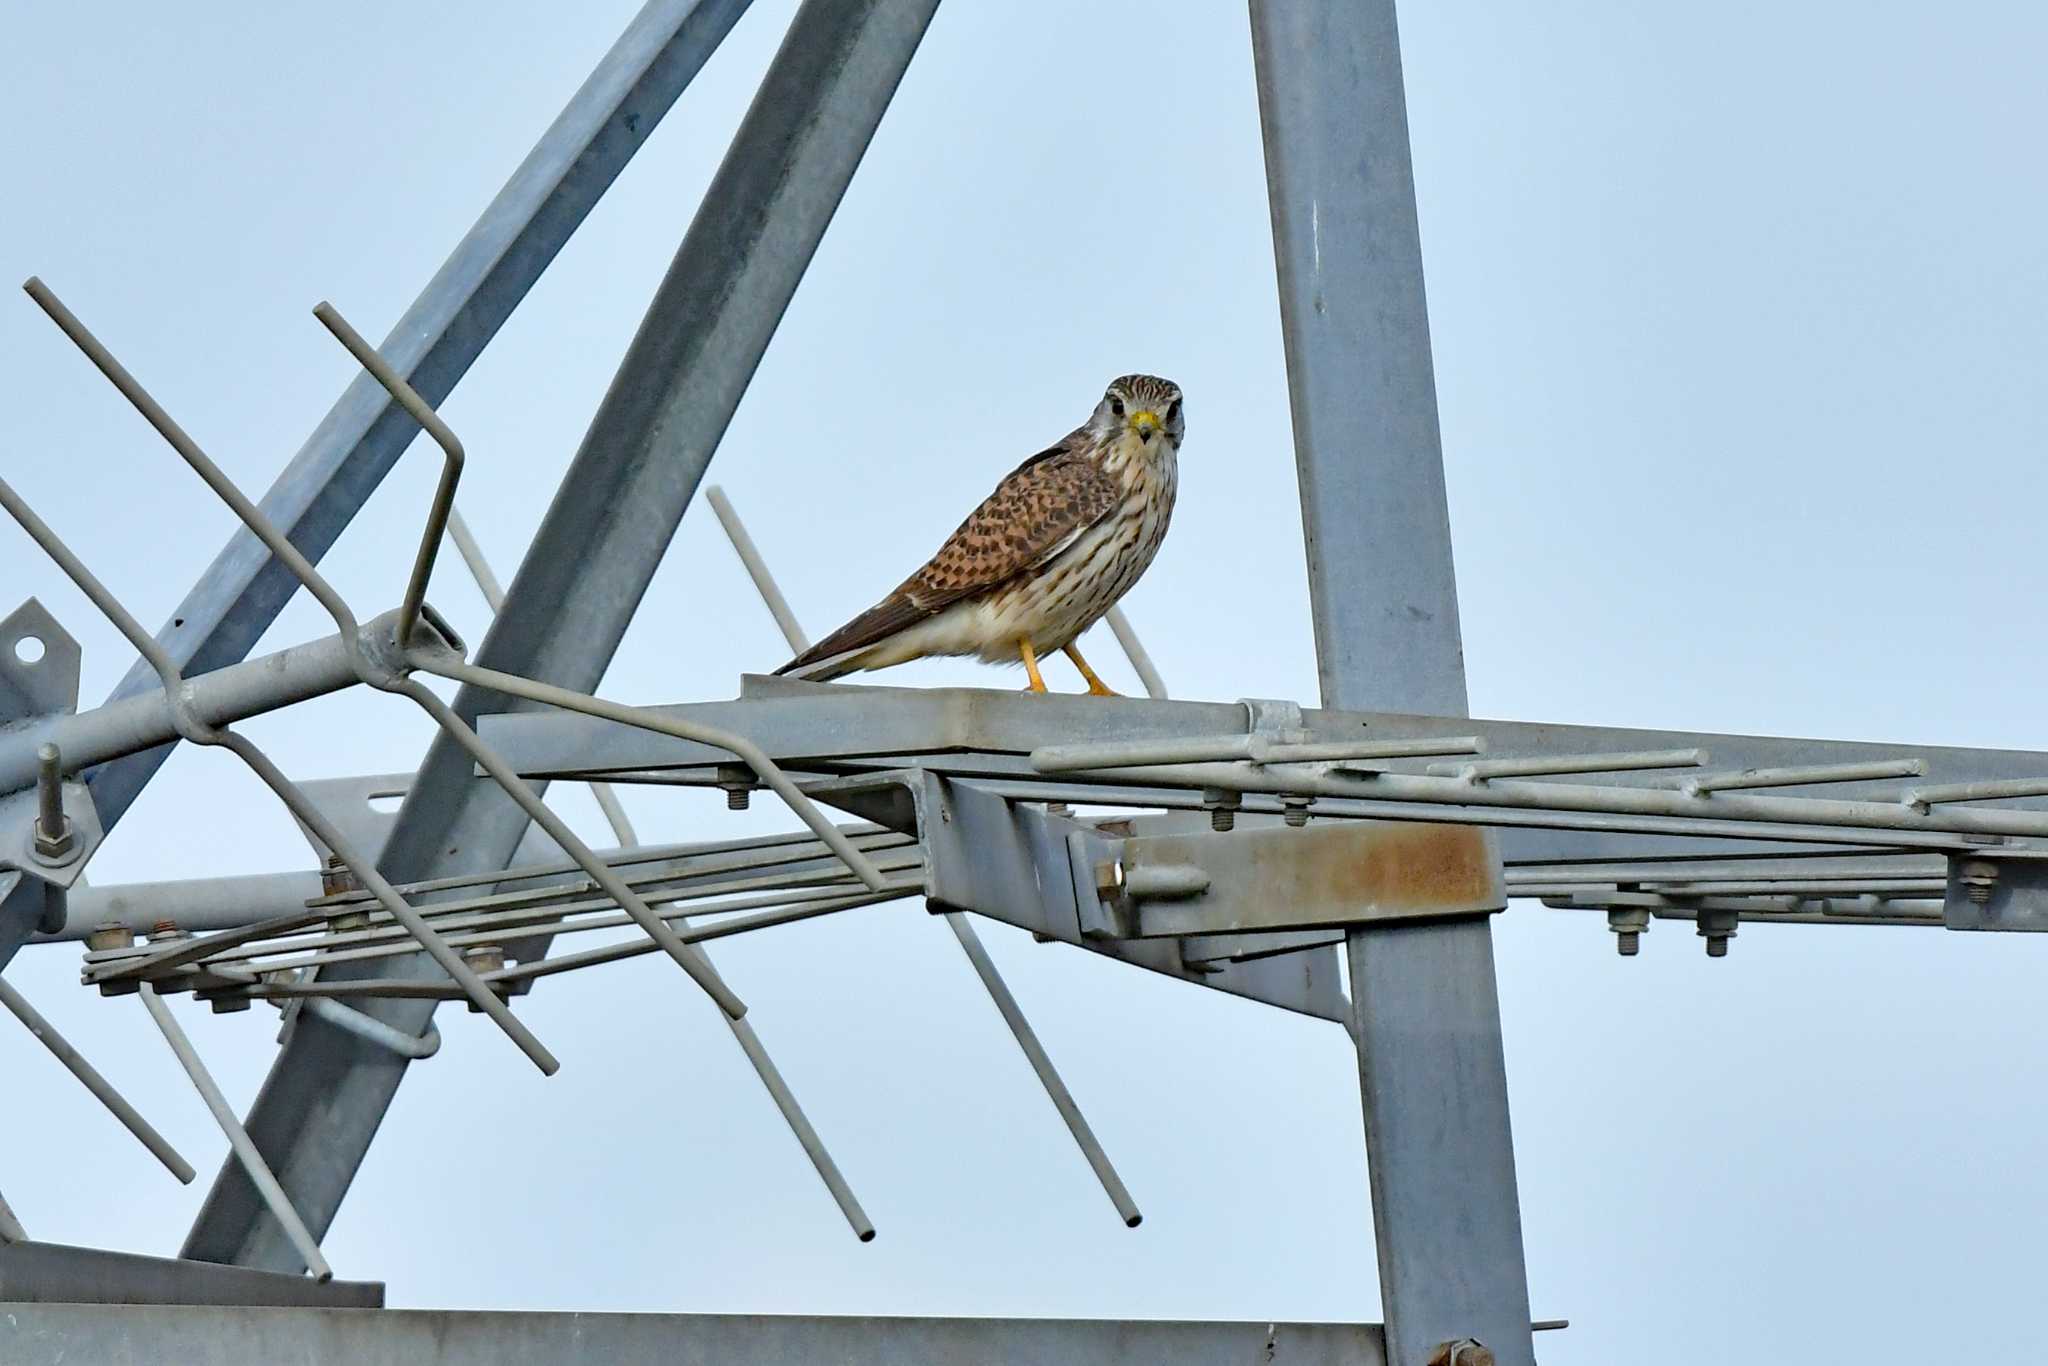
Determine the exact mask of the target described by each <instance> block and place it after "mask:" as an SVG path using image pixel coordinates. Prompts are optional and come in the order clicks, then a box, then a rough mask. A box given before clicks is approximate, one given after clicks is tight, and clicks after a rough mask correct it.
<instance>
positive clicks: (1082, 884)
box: [805, 769, 1351, 1024]
mask: <svg viewBox="0 0 2048 1366" xmlns="http://www.w3.org/2000/svg"><path fill="white" fill-rule="evenodd" d="M805 791H806V792H808V793H809V794H810V795H811V797H812V798H814V799H815V800H817V801H820V802H825V803H828V804H830V805H833V806H837V807H840V808H842V809H844V810H849V811H853V812H856V813H858V814H860V815H863V816H866V817H868V818H869V819H874V820H880V821H884V822H885V823H887V822H890V821H891V820H892V819H893V820H894V821H897V822H906V823H907V822H908V821H914V822H915V829H916V833H917V834H918V835H919V838H920V840H921V842H922V844H923V846H924V855H925V898H926V900H927V902H928V903H929V904H930V907H931V909H932V910H934V911H937V912H944V911H972V912H974V913H975V914H978V915H985V916H987V917H989V918H990V919H992V920H1000V921H1003V922H1004V923H1005V924H1009V925H1015V926H1017V927H1018V928H1019V929H1024V930H1029V931H1031V932H1032V933H1033V934H1034V935H1036V936H1038V937H1039V938H1041V939H1046V940H1058V941H1059V942H1061V943H1064V944H1072V945H1075V946H1077V947H1080V948H1085V949H1087V950H1089V951H1090V952H1093V953H1099V954H1101V955H1103V956H1104V957H1107V958H1115V959H1119V960H1121V961H1123V962H1126V963H1132V964H1135V965H1136V966H1138V967H1142V968H1146V969H1149V970H1150V971H1153V972H1157V973H1162V974H1164V975H1166V976H1168V977H1175V978H1179V979H1180V980H1181V981H1184V982H1192V983H1194V984H1196V985H1197V986H1204V987H1210V988H1213V989H1214V990H1217V991H1223V992H1228V993H1230V994H1231V995H1234V996H1243V997H1246V998H1248V999H1250V1000H1255V1001H1263V1002H1265V1003H1266V1004H1267V1005H1273V1006H1278V1007H1280V1008H1281V1009H1283V1010H1291V1011H1294V1012H1296V1013H1298V1014H1302V1015H1311V1016H1314V1017H1316V1018H1318V1019H1324V1020H1331V1021H1335V1022H1336V1023H1339V1024H1342V1023H1344V1022H1345V1021H1347V1020H1348V1019H1349V1018H1350V1009H1351V1007H1350V1003H1349V1001H1348V999H1347V998H1346V997H1345V995H1344V991H1343V985H1342V976H1341V973H1340V971H1339V968H1338V962H1337V954H1336V951H1335V950H1334V949H1332V948H1330V947H1328V946H1327V945H1321V944H1318V945H1313V946H1310V947H1308V948H1307V949H1306V950H1305V951H1295V952H1286V953H1280V954H1274V955H1272V956H1267V957H1261V958H1258V959H1257V960H1255V961H1245V962H1231V961H1220V962H1216V963H1203V964H1194V963H1190V962H1189V961H1187V960H1186V959H1185V958H1184V957H1183V955H1182V952H1181V947H1180V945H1178V944H1176V943H1172V942H1168V941H1155V942H1143V941H1138V940H1118V939H1112V938H1105V937H1101V936H1098V935H1091V934H1090V933H1087V932H1085V931H1084V929H1083V915H1084V911H1083V907H1084V906H1086V907H1087V914H1089V915H1094V914H1095V913H1096V905H1095V899H1094V892H1093V876H1094V873H1093V870H1094V868H1095V866H1096V865H1097V864H1098V863H1100V862H1101V861H1102V860H1103V859H1104V858H1113V857H1114V855H1115V852H1116V851H1117V849H1118V848H1119V847H1120V846H1121V845H1122V843H1123V841H1122V840H1120V839H1118V838H1116V837H1114V836H1111V835H1105V834H1103V833H1101V832H1100V831H1098V830H1097V829H1096V828H1095V827H1094V826H1091V825H1089V824H1087V823H1086V822H1082V821H1076V820H1072V819H1070V818H1067V817H1063V816H1055V815H1052V814H1050V813H1049V812H1047V811H1045V810H1044V809H1043V808H1040V807H1038V806H1034V805H1027V804H1023V803H1014V802H1009V801H1005V800H1004V799H1003V798H1001V797H998V796H995V795H994V794H992V793H990V792H988V791H986V790H985V789H982V788H980V787H978V786H976V785H975V784H974V783H972V782H967V781H961V780H957V779H950V778H944V777H940V776H939V775H937V774H934V773H930V772H927V771H925V770H922V769H891V770H888V771H886V772H879V773H872V774H862V775H859V776H857V777H850V778H841V779H835V780H829V781H826V782H822V783H809V784H806V785H805ZM897 828H904V826H903V825H898V827H897Z"/></svg>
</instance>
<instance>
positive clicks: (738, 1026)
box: [448, 502, 875, 1243]
mask: <svg viewBox="0 0 2048 1366" xmlns="http://www.w3.org/2000/svg"><path fill="white" fill-rule="evenodd" d="M448 534H449V536H450V538H451V539H453V540H454V542H455V546H456V549H457V550H458V551H459V552H460V553H461V555H462V561H463V563H464V564H466V565H467V566H468V567H469V572H470V577H472V578H473V579H475V580H476V586H477V591H478V592H480V593H482V594H483V598H484V602H485V604H486V605H487V606H488V607H489V608H490V611H491V614H492V615H493V616H496V615H497V611H498V608H499V607H500V606H502V605H503V604H504V601H505V590H504V589H503V588H501V587H500V586H499V584H498V577H497V575H496V574H494V573H492V572H491V566H490V562H489V561H488V560H486V559H485V558H484V552H483V547H482V546H480V545H478V544H477V541H476V537H475V536H474V535H472V534H471V533H470V530H469V526H468V524H467V523H465V522H464V521H463V520H462V514H461V512H460V510H458V509H457V508H456V507H455V506H454V504H453V503H452V502H451V503H450V504H449V507H448ZM590 791H591V794H592V795H593V796H595V797H596V798H597V802H598V805H599V806H600V807H601V808H602V809H603V811H604V815H605V819H606V820H607V821H609V822H610V823H611V827H612V831H613V833H614V834H616V835H617V836H618V839H619V845H620V847H621V848H624V849H634V848H638V847H639V844H640V840H639V837H638V836H637V835H636V834H635V832H634V830H633V825H632V822H631V821H630V820H628V819H627V817H626V811H625V808H624V806H623V805H621V804H620V802H619V800H618V797H617V796H616V795H615V794H614V793H613V792H612V789H611V786H610V785H609V784H607V783H592V784H590ZM664 909H665V907H664ZM673 923H674V924H675V925H676V927H677V928H678V929H688V928H689V926H690V921H689V917H688V916H682V915H678V916H675V917H673ZM696 951H697V952H698V953H702V952H703V950H701V949H698V950H696ZM544 961H545V960H544ZM705 963H706V966H709V963H710V960H709V958H708V957H707V958H706V959H705ZM721 1018H722V1019H724V1020H725V1022H726V1025H727V1026H728V1027H729V1028H730V1029H731V1031H732V1036H733V1038H734V1039H736V1040H737V1041H738V1042H739V1045H740V1050H741V1051H742V1052H744V1053H745V1054H746V1055H747V1061H748V1062H749V1063H751V1064H752V1065H753V1068H754V1075H756V1076H757V1077H759V1078H760V1079H761V1085H762V1086H764V1087H766V1088H767V1091H768V1095H769V1097H770V1099H772V1100H773V1101H774V1102H775V1108H776V1109H777V1110H779V1111H780V1112H781V1113H782V1118H783V1122H784V1123H786V1124H788V1125H789V1130H790V1132H791V1133H792V1134H794V1135H795V1136H796V1141H797V1143H798V1144H799V1145H801V1146H802V1148H803V1150H804V1155H805V1156H806V1157H808V1158H810V1160H811V1165H812V1166H813V1167H815V1168H817V1172H818V1179H819V1180H821V1181H823V1182H824V1183H825V1189H826V1190H827V1191H829V1192H831V1195H832V1199H833V1201H834V1202H835V1203H837V1204H838V1206H839V1212H840V1213H841V1214H843V1215H845V1216H846V1222H847V1223H848V1224H849V1225H850V1226H851V1227H852V1228H853V1232H854V1236H855V1237H857V1238H859V1239H860V1240H861V1241H862V1242H864V1243H866V1242H872V1241H873V1240H874V1236H875V1226H874V1224H873V1222H871V1221H870V1220H869V1219H868V1216H867V1211H866V1210H864V1209H862V1208H861V1204H860V1201H859V1199H858V1198H856V1197H855V1195H854V1193H853V1189H852V1187H850V1186H848V1185H847V1184H846V1178H845V1177H844V1176H843V1175H842V1174H841V1173H840V1171H839V1164H838V1163H837V1162H835V1161H833V1160H832V1154H831V1153H830V1152H829V1151H827V1149H826V1147H825V1141H824V1140H823V1139H821V1138H819V1137H818V1131H817V1130H816V1129H815V1128H813V1127H812V1125H811V1121H810V1118H809V1117H808V1116H807V1115H805V1114H804V1110H803V1106H802V1105H800V1104H798V1102H797V1098H796V1095H795V1093H794V1092H792V1091H791V1090H790V1089H789V1085H788V1083H786V1082H784V1081H783V1079H782V1070H781V1069H780V1068H778V1067H777V1066H776V1065H775V1060H774V1059H773V1058H771V1057H769V1056H768V1049H767V1046H766V1045H765V1044H763V1043H762V1042H761V1039H760V1036H759V1035H757V1034H756V1033H755V1032H754V1026H753V1022H752V1021H751V1020H746V1019H734V1018H732V1017H731V1016H729V1015H721Z"/></svg>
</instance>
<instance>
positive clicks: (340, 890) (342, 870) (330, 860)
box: [320, 854, 363, 896]
mask: <svg viewBox="0 0 2048 1366" xmlns="http://www.w3.org/2000/svg"><path fill="white" fill-rule="evenodd" d="M362 889H363V884H362V883H360V882H358V881H356V875H355V874H354V873H353V872H352V871H350V869H349V866H348V865H347V864H346V863H343V862H342V861H341V855H339V854H329V855H328V856H327V861H326V862H325V863H324V864H322V865H321V867H320V895H322V896H345V895H347V894H348V893H350V892H359V891H361V890H362Z"/></svg>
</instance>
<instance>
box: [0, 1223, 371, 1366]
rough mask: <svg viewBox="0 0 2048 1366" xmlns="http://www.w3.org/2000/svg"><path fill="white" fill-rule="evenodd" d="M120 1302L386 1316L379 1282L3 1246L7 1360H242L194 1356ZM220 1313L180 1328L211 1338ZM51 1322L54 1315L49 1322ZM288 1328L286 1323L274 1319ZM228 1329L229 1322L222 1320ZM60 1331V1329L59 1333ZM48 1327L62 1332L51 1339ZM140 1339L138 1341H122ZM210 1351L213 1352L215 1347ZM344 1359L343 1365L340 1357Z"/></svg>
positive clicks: (63, 1248)
mask: <svg viewBox="0 0 2048 1366" xmlns="http://www.w3.org/2000/svg"><path fill="white" fill-rule="evenodd" d="M115 1305H180V1306H188V1305H316V1306H326V1307H329V1308H334V1309H381V1308H382V1307H383V1306H384V1286H383V1284H382V1283H381V1282H378V1281H327V1282H324V1283H323V1282H320V1281H316V1280H313V1279H312V1278H311V1277H309V1276H288V1275H285V1274H283V1273H282V1272H277V1271H252V1270H250V1269H248V1268H246V1267H239V1266H216V1265H214V1264H213V1263H212V1262H191V1261H184V1260H180V1259H178V1258H175V1257H144V1256H140V1255H138V1254H136V1253H132V1252H105V1251H102V1250H101V1249H99V1248H91V1247H70V1246H67V1245H66V1244H63V1243H38V1242H21V1243H12V1244H9V1245H8V1246H7V1247H6V1248H5V1249H0V1361H5V1362H7V1363H8V1364H9V1366H25V1363H28V1362H31V1361H50V1362H60V1361H64V1362H77V1361H93V1362H114V1361H134V1362H144V1361H147V1362H180V1363H184V1362H193V1363H198V1362H201V1361H208V1360H217V1361H230V1360H235V1359H236V1358H234V1357H229V1356H215V1357H206V1356H203V1355H187V1353H186V1352H185V1351H184V1350H181V1349H179V1348H176V1347H174V1346H173V1345H172V1344H171V1343H170V1342H169V1341H165V1340H160V1339H156V1338H154V1337H152V1336H150V1335H149V1333H148V1330H147V1329H146V1328H145V1327H144V1325H145V1324H148V1323H150V1322H151V1320H149V1319H148V1318H147V1317H146V1316H140V1315H132V1314H123V1313H121V1312H119V1311H118V1310H114V1309H111V1308H108V1306H115ZM218 1312H219V1311H218V1310H215V1309H186V1310H183V1311H182V1312H181V1314H178V1315H173V1316H172V1319H173V1321H174V1322H178V1323H183V1324H188V1325H190V1328H191V1330H192V1331H193V1332H194V1333H203V1332H204V1331H205V1327H206V1325H207V1324H208V1323H212V1322H215V1321H216V1320H217V1316H218ZM44 1315H53V1317H52V1318H51V1319H44V1318H43V1317H42V1316H44ZM275 1321H276V1322H284V1321H286V1320H284V1319H280V1320H275ZM220 1322H223V1323H224V1322H225V1320H220ZM60 1325H61V1327H60ZM46 1329H55V1335H54V1336H53V1335H52V1333H51V1332H50V1331H46ZM130 1334H137V1335H138V1336H135V1337H133V1339H132V1340H124V1339H126V1338H127V1337H128V1335H130ZM208 1350H211V1349H208ZM239 1359H240V1360H243V1361H295V1360H298V1359H299V1358H297V1357H295V1356H293V1355H292V1354H291V1353H290V1352H288V1351H278V1352H274V1353H262V1354H256V1355H248V1356H243V1357H241V1358H239ZM335 1359H336V1360H337V1361H339V1360H341V1359H342V1358H339V1357H337V1358H335Z"/></svg>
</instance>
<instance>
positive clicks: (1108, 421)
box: [1090, 375, 1187, 449]
mask: <svg viewBox="0 0 2048 1366" xmlns="http://www.w3.org/2000/svg"><path fill="white" fill-rule="evenodd" d="M1090 425H1091V426H1093V427H1094V428H1095V430H1096V432H1097V433H1098V434H1099V435H1100V436H1102V437H1103V438H1105V439H1107V440H1111V441H1114V440H1116V439H1118V438H1120V437H1122V436H1125V435H1126V434H1128V435H1130V436H1133V437H1135V438H1137V440H1138V443H1139V444H1140V445H1141V446H1144V447H1146V448H1147V449H1150V448H1152V446H1153V444H1154V443H1155V442H1157V441H1160V440H1162V439H1163V440H1165V441H1168V442H1170V443H1172V445H1173V446H1174V447H1175V448H1176V449H1178V448H1179V446H1180V442H1181V434H1182V433H1183V432H1185V431H1186V430H1187V417H1186V413H1185V410H1184V409H1183V407H1182V404H1181V397H1180V386H1179V385H1178V384H1175V383H1174V382H1173V381H1172V380H1170V379H1160V378H1159V377H1158V376H1157V375H1125V376H1124V377H1123V378H1121V379H1118V380H1112V381H1111V382H1110V386H1109V389H1108V391H1107V392H1106V393H1104V394H1103V396H1102V402H1100V403H1098V404H1096V405H1095V416H1094V417H1093V418H1092V419H1091V420H1090Z"/></svg>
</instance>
